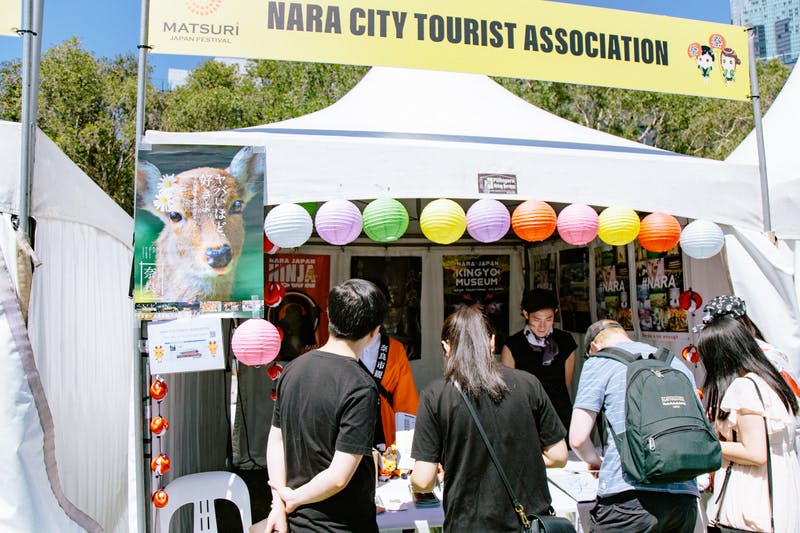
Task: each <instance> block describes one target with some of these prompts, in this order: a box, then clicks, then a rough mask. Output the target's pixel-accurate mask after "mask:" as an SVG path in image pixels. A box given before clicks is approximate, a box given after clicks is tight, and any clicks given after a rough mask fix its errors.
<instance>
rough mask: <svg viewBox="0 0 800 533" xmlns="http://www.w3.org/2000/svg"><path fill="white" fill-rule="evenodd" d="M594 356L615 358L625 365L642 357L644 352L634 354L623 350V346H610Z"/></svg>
mask: <svg viewBox="0 0 800 533" xmlns="http://www.w3.org/2000/svg"><path fill="white" fill-rule="evenodd" d="M592 357H604V358H606V359H613V360H614V361H618V362H620V363H622V364H623V365H625V366H628V365H629V364H630V363H633V362H634V361H636V360H638V359H641V358H642V354H638V353H636V354H634V353H631V352H629V351H627V350H623V349H622V348H617V347H616V346H608V347H607V348H603V349H602V350H600V351H599V352H597V353H596V354H594V355H593V356H592Z"/></svg>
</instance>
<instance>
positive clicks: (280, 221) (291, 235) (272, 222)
mask: <svg viewBox="0 0 800 533" xmlns="http://www.w3.org/2000/svg"><path fill="white" fill-rule="evenodd" d="M312 227H313V223H312V222H311V215H309V214H308V211H306V210H305V209H303V208H302V207H300V206H299V205H297V204H281V205H278V206H275V207H274V208H273V209H272V210H271V211H270V212H269V213H267V218H266V219H264V234H265V235H266V236H267V239H269V240H270V242H272V243H273V244H274V245H275V246H280V247H281V248H297V247H298V246H302V245H303V244H304V243H305V242H306V241H307V240H308V238H309V237H311V229H312Z"/></svg>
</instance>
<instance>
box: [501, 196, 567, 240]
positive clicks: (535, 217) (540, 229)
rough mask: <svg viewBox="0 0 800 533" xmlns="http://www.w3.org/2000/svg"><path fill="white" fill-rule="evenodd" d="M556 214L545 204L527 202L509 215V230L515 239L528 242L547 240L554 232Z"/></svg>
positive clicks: (536, 201)
mask: <svg viewBox="0 0 800 533" xmlns="http://www.w3.org/2000/svg"><path fill="white" fill-rule="evenodd" d="M557 221H558V217H556V212H555V211H554V210H553V208H552V207H550V204H548V203H547V202H542V201H539V200H527V201H525V202H522V203H521V204H519V205H518V206H517V207H516V209H514V213H513V214H512V215H511V228H512V229H513V230H514V233H516V234H517V237H519V238H520V239H522V240H524V241H528V242H539V241H543V240H545V239H547V238H548V237H549V236H550V235H552V234H553V232H554V231H555V230H556V222H557Z"/></svg>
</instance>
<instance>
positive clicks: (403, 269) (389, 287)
mask: <svg viewBox="0 0 800 533" xmlns="http://www.w3.org/2000/svg"><path fill="white" fill-rule="evenodd" d="M350 275H351V276H352V277H354V278H361V279H366V280H369V281H371V282H373V283H375V284H376V285H377V286H378V287H379V288H380V289H382V290H383V291H384V292H385V293H386V296H387V300H388V301H387V303H388V304H389V309H388V311H387V313H386V319H385V320H384V322H383V327H384V329H385V330H386V333H387V334H388V335H389V336H390V337H393V338H395V339H397V340H399V341H400V342H402V343H403V346H405V349H406V354H407V355H408V358H409V359H419V358H420V351H421V346H422V325H421V323H420V300H419V299H420V294H422V258H421V257H416V256H410V257H383V256H380V257H377V256H354V257H353V258H352V259H351V260H350Z"/></svg>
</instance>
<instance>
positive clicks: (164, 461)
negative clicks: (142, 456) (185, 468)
mask: <svg viewBox="0 0 800 533" xmlns="http://www.w3.org/2000/svg"><path fill="white" fill-rule="evenodd" d="M169 468H170V461H169V457H167V454H165V453H160V454H158V455H156V456H155V457H153V460H152V461H150V470H152V471H153V472H155V474H156V475H157V476H163V475H164V474H166V473H167V472H169Z"/></svg>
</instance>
